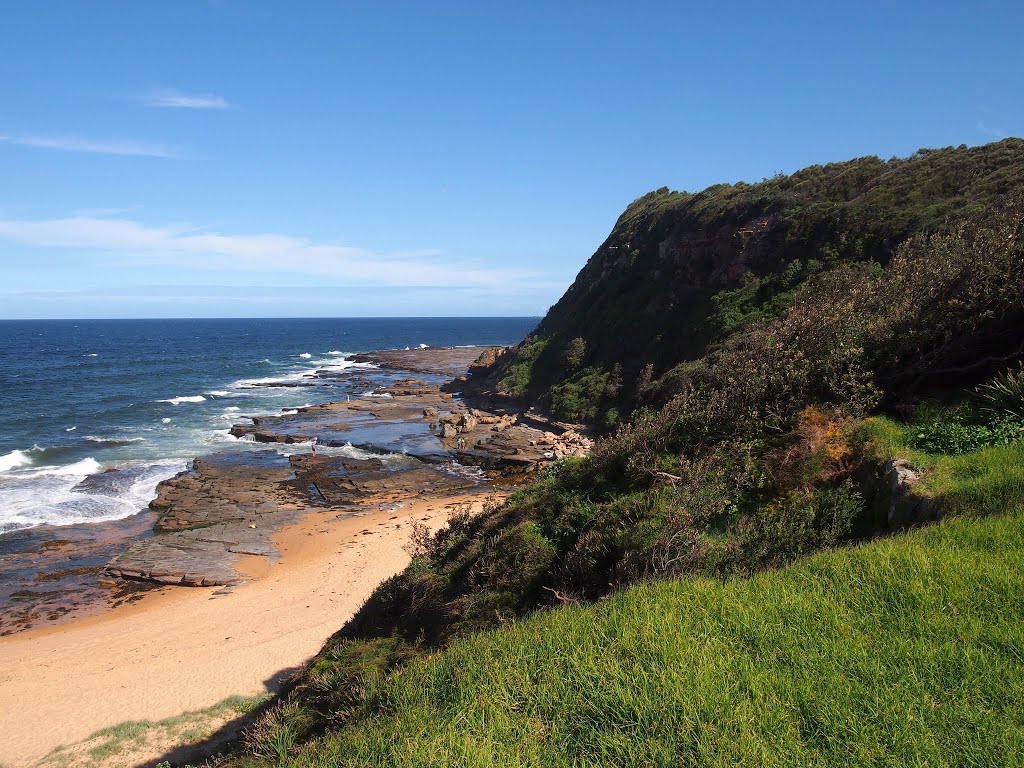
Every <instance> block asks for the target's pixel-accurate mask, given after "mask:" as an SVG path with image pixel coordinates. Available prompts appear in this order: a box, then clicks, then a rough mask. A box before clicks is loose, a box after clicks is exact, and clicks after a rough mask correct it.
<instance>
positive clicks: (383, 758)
mask: <svg viewBox="0 0 1024 768" xmlns="http://www.w3.org/2000/svg"><path fill="white" fill-rule="evenodd" d="M859 429H860V430H861V431H862V432H863V433H864V434H865V436H868V437H869V438H870V439H871V440H874V441H876V442H877V441H881V442H882V443H885V444H887V445H888V447H895V446H896V445H897V442H896V441H899V440H900V439H901V436H902V435H903V434H904V433H903V432H902V431H901V430H900V429H899V428H898V427H897V426H896V425H894V424H892V423H891V422H884V421H883V422H869V423H866V424H864V425H862V426H861V427H859ZM899 452H901V453H904V454H906V455H915V456H916V458H917V460H918V462H919V463H921V464H924V465H927V466H930V467H931V468H932V470H933V472H932V474H931V478H932V480H931V481H930V482H929V483H928V484H927V488H926V493H927V494H928V495H929V496H930V497H931V498H932V499H933V500H934V503H936V504H939V505H942V506H943V508H944V511H945V513H946V515H947V516H948V517H949V519H947V520H946V521H945V522H942V523H940V524H938V525H935V526H932V527H930V528H926V529H923V530H918V531H915V532H912V533H908V534H904V535H899V536H894V537H890V538H887V539H883V540H879V541H873V542H871V543H868V544H863V545H860V546H856V547H852V548H846V549H838V550H834V551H832V552H829V553H826V554H821V555H817V556H814V557H812V558H810V559H806V560H804V561H802V562H800V563H798V564H796V565H792V566H789V567H787V568H784V569H782V570H776V571H766V572H761V573H759V574H757V575H756V576H753V577H750V578H727V579H708V578H700V577H697V578H694V577H689V578H677V579H673V580H668V581H659V582H652V583H648V584H645V585H643V586H638V587H632V588H630V589H627V590H625V591H623V592H620V593H618V594H617V595H615V596H614V597H612V598H611V599H610V600H608V601H605V602H603V603H601V604H600V605H597V606H586V607H579V606H577V607H564V608H560V609H557V610H553V611H546V612H543V613H540V614H537V615H535V616H533V617H532V618H530V619H528V620H526V621H522V622H515V623H512V624H510V625H508V626H505V627H503V628H502V629H500V630H498V631H492V632H486V633H483V634H479V635H475V636H472V637H468V638H465V639H462V640H457V641H456V642H455V643H453V644H452V645H451V646H450V647H449V648H448V649H447V650H445V651H443V652H441V653H439V654H436V655H429V656H417V657H416V658H415V659H414V660H413V661H411V663H409V664H408V666H406V667H405V668H404V669H402V670H401V671H400V672H398V673H397V674H385V673H383V672H382V670H381V669H380V668H379V667H378V668H373V669H372V670H371V671H369V672H368V673H364V674H362V675H361V676H360V683H359V691H358V696H353V697H350V698H349V699H348V700H347V704H348V706H347V707H340V708H338V709H336V710H333V711H334V712H335V714H339V713H343V715H344V717H345V719H346V721H347V724H346V725H345V726H344V727H342V728H340V729H337V730H331V731H329V732H327V733H325V734H323V735H321V736H319V737H318V738H315V739H313V741H312V742H310V743H308V744H306V745H304V746H301V747H300V746H299V742H300V741H301V738H300V737H302V736H308V735H309V734H310V733H311V732H318V731H319V728H314V729H312V730H305V729H309V727H310V726H311V725H313V724H314V723H318V725H319V726H322V725H323V722H322V721H320V720H319V718H320V717H321V715H319V714H316V713H315V710H313V709H311V708H310V707H311V705H313V704H314V702H317V700H318V697H323V696H329V695H331V694H332V693H337V691H338V689H337V687H336V686H337V682H338V681H337V680H336V679H332V678H331V675H332V673H333V672H337V670H336V669H334V667H335V666H336V665H339V664H344V663H346V662H351V661H352V659H351V657H350V656H349V655H348V654H349V653H350V652H351V651H352V645H351V643H345V642H344V641H343V642H342V643H340V644H333V645H332V646H329V647H328V648H327V649H325V652H324V653H323V654H322V655H321V657H320V658H319V659H318V660H317V662H316V663H315V664H314V666H313V668H312V670H311V673H310V676H309V681H308V685H309V686H310V687H309V689H307V690H306V691H305V692H304V693H302V694H301V695H294V696H293V697H292V699H291V701H290V702H289V704H288V705H287V706H286V707H284V708H283V709H281V710H277V711H276V712H275V713H274V715H273V716H272V717H271V718H269V719H268V720H267V721H265V722H264V723H263V724H262V728H261V730H259V731H258V732H257V738H256V739H255V740H253V741H252V742H251V743H250V748H251V749H252V750H253V752H256V753H258V754H262V755H263V756H262V757H257V756H255V755H252V754H250V756H249V757H247V758H241V759H238V761H237V763H235V764H237V765H245V766H266V765H289V766H339V765H353V766H356V765H358V766H417V765H423V766H427V765H431V766H441V765H444V766H456V765H465V766H586V765H593V766H599V765H621V766H657V765H664V766H679V765H694V766H698V765H699V766H715V765H720V766H733V765H749V766H807V765H823V766H824V765H830V766H831V765H834V766H848V765H876V766H899V765H908V766H909V765H915V766H916V765H930V766H947V765H948V766H954V765H975V766H1012V765H1018V764H1020V760H1021V755H1024V713H1022V711H1021V709H1020V707H1019V703H1020V701H1021V698H1022V696H1024V570H1022V569H1021V568H1020V562H1021V558H1022V557H1024V443H1020V442H1018V443H1015V444H1012V445H1008V446H1003V447H994V448H988V449H985V450H983V451H980V452H976V453H972V454H967V455H963V456H957V457H950V456H938V455H927V454H922V453H920V452H914V451H913V450H912V449H909V448H907V447H906V446H900V447H899ZM392 648H393V646H392ZM362 650H363V651H364V652H365V651H366V650H367V648H366V647H365V646H364V647H363V649H362ZM378 650H379V649H378ZM367 660H368V657H364V658H363V659H362V661H363V662H364V663H365V662H366V661H367ZM319 703H320V704H322V703H323V699H322V698H320V699H319Z"/></svg>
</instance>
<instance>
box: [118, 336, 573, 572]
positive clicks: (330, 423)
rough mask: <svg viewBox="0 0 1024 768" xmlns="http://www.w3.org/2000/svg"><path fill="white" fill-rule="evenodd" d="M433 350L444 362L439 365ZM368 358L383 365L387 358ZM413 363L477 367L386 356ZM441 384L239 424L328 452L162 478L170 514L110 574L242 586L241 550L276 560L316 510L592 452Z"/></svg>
mask: <svg viewBox="0 0 1024 768" xmlns="http://www.w3.org/2000/svg"><path fill="white" fill-rule="evenodd" d="M475 354H477V353H476V352H474V355H475ZM433 356H437V357H438V358H439V360H440V362H437V363H436V364H435V363H431V362H430V359H431V357H433ZM366 359H367V360H368V361H369V360H373V361H378V360H380V358H379V357H378V356H377V354H374V355H368V356H366ZM406 359H407V360H410V361H411V365H413V366H414V367H416V368H417V369H419V368H423V369H427V368H429V369H432V370H442V369H445V367H446V366H451V365H454V363H455V361H457V360H461V361H462V364H463V365H465V364H466V362H465V361H466V359H467V353H466V351H465V350H459V351H458V353H457V354H455V353H453V352H452V351H451V350H409V351H408V352H405V351H402V352H401V353H399V352H392V353H387V355H386V361H387V364H388V365H390V366H392V369H396V366H398V365H400V364H402V361H403V360H406ZM463 370H465V369H464V368H463ZM360 375H363V374H360ZM370 383H371V384H372V381H371V382H370ZM439 384H440V382H439V381H435V382H434V383H431V382H430V381H427V380H424V379H408V378H405V379H395V378H394V377H393V376H390V377H389V378H387V379H386V381H385V382H384V383H382V382H378V385H377V386H376V387H371V392H370V395H371V396H369V397H365V398H361V399H356V400H346V401H343V402H333V403H326V404H324V405H317V406H309V407H305V408H299V409H297V410H296V411H295V412H294V413H288V414H282V415H280V416H271V417H258V418H254V419H251V420H250V423H248V424H236V425H235V426H234V427H232V429H231V434H233V435H235V436H236V437H239V438H244V439H247V440H252V441H254V442H258V443H266V444H273V443H279V444H282V445H297V444H302V443H311V444H315V445H319V446H324V447H323V448H320V449H319V450H318V451H317V452H314V449H313V447H310V448H309V450H302V449H300V451H301V452H299V453H296V454H293V455H291V456H288V457H286V456H284V455H283V454H280V453H278V452H276V451H272V450H244V451H237V452H233V453H221V454H216V455H212V456H205V457H201V458H198V459H196V460H195V461H194V462H193V463H192V466H191V467H190V468H189V469H188V470H187V471H186V472H182V473H181V474H179V475H177V476H176V477H174V478H171V479H170V480H168V481H165V482H164V483H162V484H161V485H160V487H159V489H158V494H157V498H156V499H154V501H153V502H152V503H151V505H150V507H151V509H152V510H154V511H155V512H157V514H158V519H157V522H156V526H155V531H156V535H155V536H153V537H152V538H149V539H146V540H144V541H140V542H137V543H136V544H134V545H133V546H132V547H131V548H130V549H129V550H128V551H127V552H125V553H124V554H122V555H119V556H118V557H115V558H114V559H113V560H112V561H110V563H109V564H108V565H107V567H106V570H105V572H106V574H107V575H109V576H117V577H122V578H127V579H139V580H146V581H153V582H158V583H162V584H181V585H187V586H211V585H229V584H234V583H236V582H237V581H238V579H239V577H238V575H237V573H236V565H237V559H238V557H239V556H241V555H259V556H263V557H270V558H274V557H276V555H277V550H276V548H275V547H274V544H273V541H272V536H273V534H274V533H275V532H277V531H279V530H280V529H281V528H283V527H284V526H286V525H290V524H292V523H294V522H297V521H298V520H299V519H301V518H302V517H304V516H305V515H308V514H310V513H314V512H324V511H325V510H332V511H334V514H338V513H339V512H340V513H342V514H348V513H351V512H352V511H353V510H354V509H358V508H360V505H364V504H367V503H375V502H374V500H378V499H383V498H388V499H391V500H394V499H395V498H409V497H413V496H424V495H445V494H450V493H453V492H456V491H464V490H467V489H471V488H473V487H474V486H476V485H479V484H480V483H482V482H483V481H484V479H485V478H484V477H481V476H479V473H478V474H477V476H473V473H472V472H469V473H467V472H466V471H465V470H464V469H463V468H461V467H460V466H459V465H466V466H470V467H480V468H483V469H484V470H486V471H487V472H489V473H491V477H492V479H493V478H508V477H509V476H516V477H519V476H522V475H523V474H524V473H528V472H530V471H533V470H535V469H537V468H539V467H541V466H543V465H545V464H547V463H550V462H552V461H555V460H556V459H558V458H561V457H563V456H569V455H581V454H582V453H584V452H586V451H587V450H589V447H590V441H589V440H588V439H587V438H585V437H584V436H582V435H580V434H578V433H575V432H572V431H567V430H565V429H564V428H563V427H561V426H560V425H557V424H556V423H555V422H550V421H547V420H544V419H543V418H541V417H539V416H538V415H536V414H520V413H510V412H500V413H492V412H489V411H485V410H481V409H477V408H470V407H468V406H467V405H466V403H464V402H463V401H461V400H459V399H456V398H454V397H453V395H452V394H451V393H446V392H441V390H440V388H439ZM331 447H341V448H344V449H345V450H346V451H350V449H351V448H361V449H363V450H365V451H368V452H371V453H373V454H377V455H378V456H379V457H380V458H369V459H366V458H364V459H358V458H352V457H351V454H350V453H347V454H346V453H333V454H332V453H331V452H330V450H329V449H330V448H331ZM325 448H326V450H325Z"/></svg>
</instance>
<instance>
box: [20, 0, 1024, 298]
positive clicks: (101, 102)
mask: <svg viewBox="0 0 1024 768" xmlns="http://www.w3.org/2000/svg"><path fill="white" fill-rule="evenodd" d="M897 6H898V7H897ZM2 20H3V24H2V28H3V30H4V33H5V34H4V35H3V48H4V53H3V56H2V64H0V66H2V68H3V71H2V73H0V169H2V170H0V274H2V280H0V317H8V318H22V317H79V318H84V317H176V316H177V317H215V316H235V317H253V316H315V317H323V316H382V315H407V316H422V315H471V316H472V315H538V314H543V312H544V311H545V310H546V309H547V307H548V306H549V305H550V304H552V303H553V302H554V301H556V300H557V299H558V297H559V296H560V295H561V294H562V292H563V291H564V290H565V289H566V288H567V287H568V285H569V284H570V283H571V282H572V279H573V278H574V276H575V275H576V273H577V271H578V270H579V269H580V268H581V267H582V266H583V264H584V263H585V262H586V259H587V258H588V257H589V255H590V254H591V253H592V252H593V251H594V249H595V248H596V247H597V246H598V245H599V244H600V243H601V241H602V240H603V239H604V237H605V236H606V235H607V233H608V231H609V230H610V229H611V226H612V225H613V223H614V221H615V219H616V217H617V216H618V215H619V213H620V212H621V211H622V209H623V208H624V207H625V206H626V205H627V204H628V203H629V202H630V201H631V200H632V199H634V198H636V197H637V196H639V195H641V194H644V193H645V192H648V191H650V190H651V189H655V188H657V187H660V186H669V187H672V188H674V189H686V190H697V189H702V188H703V187H705V186H707V185H709V184H712V183H716V182H719V181H736V180H741V179H742V180H746V181H756V180H759V179H761V178H764V177H765V176H770V175H772V174H774V173H776V172H777V171H786V172H789V171H793V170H796V169H797V168H801V167H803V166H806V165H809V164H812V163H822V162H829V161H833V160H842V159H847V158H850V157H856V156H860V155H866V154H877V155H880V156H882V157H890V156H893V155H906V154H909V153H911V152H913V151H914V150H915V149H917V148H919V147H938V146H947V145H957V144H970V145H974V144H983V143H986V142H989V141H993V140H996V139H998V138H1001V137H1003V136H1007V135H1021V134H1022V133H1024V98H1022V96H1024V93H1022V84H1024V45H1021V44H1020V30H1021V28H1022V25H1024V4H1020V3H1014V2H1003V3H972V4H969V5H968V4H964V3H957V4H953V3H943V2H929V3H910V2H907V3H899V4H896V3H872V2H863V3H842V4H840V3H821V2H817V3H800V4H797V3H782V2H776V3H749V4H746V3H731V4H726V3H684V2H632V3H626V2H619V3H612V2H600V1H598V0H595V1H592V2H583V1H582V0H580V1H578V2H569V1H565V2H559V1H556V0H549V1H548V2H530V1H525V2H516V3H501V4H499V3H492V2H486V1H480V0H477V2H445V1H444V0H436V2H429V3H428V2H359V3H346V2H323V3H316V2H303V3H283V2H282V3H269V2H256V1H246V2H243V1H242V0H216V1H214V0H210V1H209V2H185V1H182V2H170V1H169V0H166V1H164V2H156V0H154V2H145V3H125V2H120V3H115V2H94V3H81V2H78V1H77V0H75V1H74V2H47V3H6V4H5V5H4V8H3V11H2Z"/></svg>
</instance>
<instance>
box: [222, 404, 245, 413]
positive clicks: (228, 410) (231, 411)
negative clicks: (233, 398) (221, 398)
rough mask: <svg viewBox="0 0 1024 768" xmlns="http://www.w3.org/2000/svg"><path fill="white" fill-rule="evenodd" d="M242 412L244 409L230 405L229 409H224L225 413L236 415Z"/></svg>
mask: <svg viewBox="0 0 1024 768" xmlns="http://www.w3.org/2000/svg"><path fill="white" fill-rule="evenodd" d="M240 410H242V409H241V408H239V407H238V406H237V405H229V406H228V407H227V408H225V409H224V413H235V412H236V411H240Z"/></svg>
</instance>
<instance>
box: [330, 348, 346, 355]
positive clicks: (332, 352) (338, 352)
mask: <svg viewBox="0 0 1024 768" xmlns="http://www.w3.org/2000/svg"><path fill="white" fill-rule="evenodd" d="M327 354H328V355H344V354H345V353H344V352H342V351H341V350H337V349H332V350H331V351H330V352H328V353H327Z"/></svg>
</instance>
